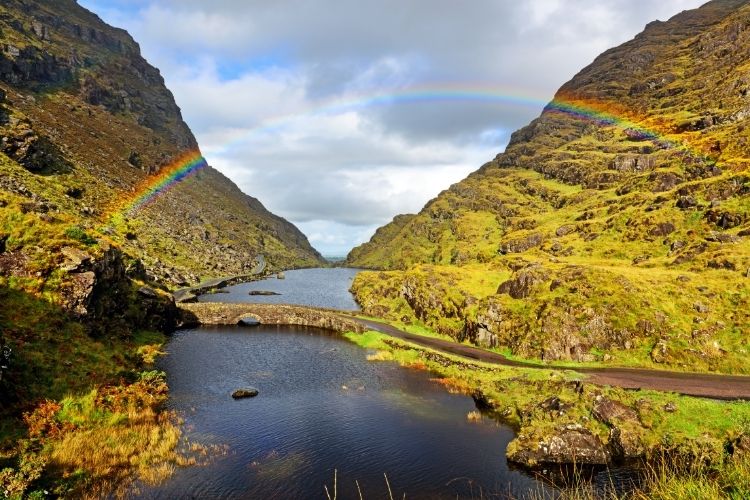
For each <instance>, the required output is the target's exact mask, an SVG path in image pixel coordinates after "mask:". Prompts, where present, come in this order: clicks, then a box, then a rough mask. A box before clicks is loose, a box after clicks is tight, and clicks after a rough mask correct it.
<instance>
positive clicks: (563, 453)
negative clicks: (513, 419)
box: [508, 424, 611, 467]
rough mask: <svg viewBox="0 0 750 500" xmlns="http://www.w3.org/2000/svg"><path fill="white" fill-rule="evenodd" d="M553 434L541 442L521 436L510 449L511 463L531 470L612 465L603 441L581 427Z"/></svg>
mask: <svg viewBox="0 0 750 500" xmlns="http://www.w3.org/2000/svg"><path fill="white" fill-rule="evenodd" d="M551 432H552V434H550V435H547V436H544V437H543V438H542V439H539V440H536V439H534V438H531V437H526V436H523V435H519V437H518V438H516V439H515V440H514V441H513V443H511V444H512V446H509V447H508V460H510V461H511V462H516V463H520V464H523V465H526V466H528V467H533V466H536V465H540V464H572V463H575V464H583V465H606V464H608V463H609V462H610V461H611V455H610V452H609V450H608V449H607V447H606V446H605V445H604V444H603V443H602V441H601V439H599V437H598V436H595V435H594V434H592V433H591V431H590V430H588V429H586V428H585V427H583V426H581V425H579V424H570V425H566V426H563V427H560V428H558V429H555V430H553V431H551Z"/></svg>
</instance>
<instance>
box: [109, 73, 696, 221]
mask: <svg viewBox="0 0 750 500" xmlns="http://www.w3.org/2000/svg"><path fill="white" fill-rule="evenodd" d="M436 101H463V102H483V103H487V104H496V105H503V106H515V107H524V108H528V107H534V108H540V109H542V110H543V112H547V113H550V112H552V113H561V114H565V115H569V116H573V117H575V118H578V119H581V120H588V121H591V122H593V123H595V124H598V125H601V126H614V127H617V128H620V129H622V130H624V131H626V132H627V133H628V134H629V135H630V136H631V137H637V138H638V139H640V140H650V141H653V142H655V143H656V144H658V145H660V146H661V147H665V148H676V147H684V148H687V149H688V150H691V153H693V154H697V155H700V156H703V153H702V152H700V151H699V150H697V149H695V148H690V147H688V146H686V145H685V144H683V143H678V142H675V141H671V140H669V139H668V138H667V134H668V132H665V133H662V132H659V131H658V130H656V129H655V128H649V127H646V126H644V125H643V123H645V122H646V120H645V119H637V118H634V117H629V116H628V115H629V114H631V113H630V110H626V109H618V107H617V106H616V105H615V104H614V103H610V102H604V101H594V100H588V99H582V98H576V97H567V96H564V95H562V94H558V95H557V96H556V97H555V99H553V100H552V101H551V102H550V101H547V100H545V99H541V98H538V97H534V96H532V95H529V94H526V93H524V91H522V90H518V89H510V88H499V87H490V86H481V85H478V86H460V85H445V86H439V87H437V86H431V87H430V86H423V87H410V88H406V89H398V90H393V91H389V92H379V93H373V94H360V95H351V94H350V95H349V96H347V97H346V98H345V99H336V100H329V101H323V102H319V103H317V104H316V105H314V106H310V107H308V108H307V109H305V110H303V111H301V112H297V113H293V114H289V115H283V116H277V117H273V118H270V119H267V120H265V121H263V122H262V123H260V124H258V125H256V126H255V127H252V128H250V129H246V130H243V131H242V133H241V134H240V135H239V136H238V137H235V138H231V139H230V140H228V141H226V142H225V143H224V144H223V145H222V146H221V147H220V148H217V149H214V150H212V152H213V153H215V154H219V155H221V154H222V153H225V152H227V151H228V150H230V149H232V148H233V147H236V146H237V145H239V144H243V143H245V142H246V141H247V140H249V138H250V137H251V136H253V135H254V134H258V133H263V132H273V131H276V130H279V129H281V128H283V127H284V126H286V125H288V124H290V123H292V122H293V121H294V120H298V119H300V118H303V117H317V116H334V115H339V114H344V113H347V112H352V111H356V110H360V109H364V108H368V107H374V106H385V105H393V104H405V103H418V102H436ZM662 128H664V129H665V130H667V131H668V130H669V127H662ZM206 166H207V163H206V160H205V159H204V158H203V156H202V155H201V153H200V151H198V150H197V149H195V150H190V151H187V152H185V153H183V154H181V155H180V156H178V157H177V158H175V159H174V160H173V161H171V162H170V163H169V164H168V165H166V166H165V167H163V168H162V169H161V170H160V171H159V172H158V173H157V174H155V175H152V176H149V177H147V178H146V179H144V180H143V181H142V182H141V183H139V184H138V186H137V187H136V188H135V190H134V191H133V192H132V194H131V195H130V196H128V197H127V199H125V200H122V201H120V202H119V203H118V204H117V208H116V209H115V210H113V211H110V214H114V213H120V214H123V215H132V214H134V213H135V212H137V211H138V210H140V209H142V208H143V207H145V206H147V205H149V204H151V203H152V202H153V201H154V200H156V199H157V198H159V197H160V196H161V195H162V194H164V193H165V192H167V191H168V190H169V189H171V188H172V187H173V186H175V185H176V184H178V183H179V182H181V181H182V180H184V179H186V178H188V177H190V176H191V175H193V174H194V173H195V172H197V171H199V170H201V169H202V168H204V167H206Z"/></svg>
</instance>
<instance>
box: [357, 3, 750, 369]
mask: <svg viewBox="0 0 750 500" xmlns="http://www.w3.org/2000/svg"><path fill="white" fill-rule="evenodd" d="M748 26H750V6H749V5H748V4H747V2H743V1H729V0H718V1H714V2H710V3H708V4H707V5H705V6H704V7H702V8H700V9H696V10H693V11H687V12H684V13H682V14H679V15H677V16H675V17H674V18H672V19H670V20H669V21H668V22H654V23H651V24H649V25H648V26H647V27H646V29H645V31H644V32H643V33H641V34H640V35H638V36H636V37H635V39H634V40H632V41H630V42H627V43H625V44H623V45H622V46H620V47H617V48H614V49H611V50H609V51H607V52H605V53H604V54H602V55H601V56H599V57H598V58H597V59H596V60H595V61H594V62H593V63H592V64H591V65H590V66H588V67H587V68H585V69H583V70H582V71H581V72H580V73H579V74H578V75H576V76H575V77H574V78H573V79H572V80H571V81H570V82H568V83H566V84H565V85H563V87H562V88H561V89H560V90H559V91H558V93H557V94H556V95H555V98H554V100H553V101H552V102H551V103H550V105H549V106H547V107H546V108H545V110H544V112H543V113H542V114H541V116H540V117H539V118H537V119H535V120H534V121H533V122H531V124H529V125H528V126H526V127H524V128H523V129H521V130H519V131H517V132H516V133H514V134H513V136H512V139H511V141H510V144H509V145H508V147H507V149H506V151H505V152H504V153H502V154H500V155H498V156H497V157H496V158H495V159H494V160H493V161H491V162H489V163H487V164H486V165H484V166H483V167H482V168H480V169H479V170H478V171H477V172H475V173H473V174H472V175H470V176H469V177H468V178H467V179H465V180H464V181H461V182H459V183H458V184H455V185H453V186H451V187H450V189H448V190H446V191H444V192H443V193H441V194H440V195H439V196H438V197H437V198H435V199H434V200H432V201H431V202H429V203H428V204H427V205H426V206H425V207H424V208H423V209H422V211H421V212H420V213H419V214H417V215H416V216H409V218H408V219H397V221H396V222H394V223H392V224H390V225H389V226H386V227H385V228H381V229H380V230H379V231H378V234H377V235H376V237H375V238H373V240H372V241H371V242H370V243H367V244H365V245H363V246H362V247H360V248H358V249H356V251H353V252H352V253H351V254H350V256H349V259H348V264H349V265H353V266H364V267H369V268H374V269H390V270H391V271H390V272H388V273H385V274H383V273H381V274H376V273H365V274H361V275H360V276H359V277H358V279H357V280H356V282H355V284H354V291H355V293H356V294H357V296H358V298H359V299H360V301H361V302H362V303H363V305H364V307H365V310H366V311H368V312H371V313H377V314H380V315H383V316H386V317H390V318H392V319H399V320H402V321H407V322H414V323H420V322H421V323H425V324H426V325H427V326H429V327H431V328H433V329H435V330H438V331H440V332H441V333H444V334H447V335H451V336H453V337H455V338H457V339H460V340H463V339H468V340H471V341H473V342H476V343H479V344H482V345H487V346H492V347H496V348H498V349H502V350H504V351H506V352H507V353H509V354H512V355H516V356H519V357H526V358H541V359H543V360H548V361H569V360H574V361H586V362H602V363H611V364H618V365H622V364H625V365H650V366H655V367H659V366H664V367H670V368H687V369H699V370H716V371H723V372H736V373H747V372H748V370H750V368H748V366H747V364H746V363H745V361H744V360H745V356H746V354H747V352H748V345H747V335H746V334H747V332H748V331H749V330H750V315H749V314H748V311H749V310H750V308H749V306H750V244H748V241H749V238H750V154H748V153H749V152H750V144H748V137H749V136H748V134H750V130H748V129H747V128H746V119H747V117H748V116H750V114H749V113H750V80H749V79H748V70H749V69H750V58H748V54H750V51H749V50H748V49H750V31H748V29H747V28H748ZM478 269H482V270H484V274H485V276H486V279H487V280H489V281H490V282H491V283H490V284H488V283H485V284H482V285H481V286H478V285H477V284H476V279H475V278H474V276H476V275H477V274H478V273H480V274H481V271H478ZM446 291H449V292H450V293H449V294H446V293H443V292H446ZM446 301H447V302H448V303H447V304H446Z"/></svg>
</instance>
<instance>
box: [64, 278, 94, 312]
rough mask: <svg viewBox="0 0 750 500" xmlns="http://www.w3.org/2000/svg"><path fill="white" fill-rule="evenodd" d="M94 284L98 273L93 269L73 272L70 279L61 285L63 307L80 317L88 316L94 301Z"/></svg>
mask: <svg viewBox="0 0 750 500" xmlns="http://www.w3.org/2000/svg"><path fill="white" fill-rule="evenodd" d="M94 285H96V273H94V272H93V271H86V272H82V273H75V274H72V275H71V276H70V279H69V280H68V281H67V282H65V283H64V284H63V285H62V286H61V287H60V288H61V292H62V293H61V296H62V301H63V304H62V305H63V307H64V308H65V309H67V310H69V311H71V312H72V313H74V314H75V315H76V316H78V317H79V318H82V317H84V316H86V315H87V314H88V313H89V306H90V304H91V302H92V294H93V291H94Z"/></svg>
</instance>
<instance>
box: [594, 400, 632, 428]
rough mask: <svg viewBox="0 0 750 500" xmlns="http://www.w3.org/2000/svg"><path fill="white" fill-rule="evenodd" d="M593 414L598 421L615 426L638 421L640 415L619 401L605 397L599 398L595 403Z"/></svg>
mask: <svg viewBox="0 0 750 500" xmlns="http://www.w3.org/2000/svg"><path fill="white" fill-rule="evenodd" d="M592 413H593V414H594V417H596V419H597V420H600V421H601V422H604V423H605V424H607V425H610V426H613V425H617V424H618V423H621V422H624V421H637V420H638V414H637V413H636V412H635V410H633V409H632V408H630V407H629V406H625V405H624V404H622V403H621V402H619V401H615V400H613V399H609V398H607V397H604V396H597V397H596V398H595V401H594V407H593V409H592Z"/></svg>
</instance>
